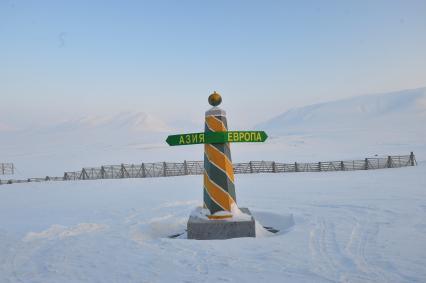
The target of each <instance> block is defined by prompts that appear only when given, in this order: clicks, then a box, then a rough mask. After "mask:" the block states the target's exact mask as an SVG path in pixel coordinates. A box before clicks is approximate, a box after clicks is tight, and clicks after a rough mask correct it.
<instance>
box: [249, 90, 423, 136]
mask: <svg viewBox="0 0 426 283" xmlns="http://www.w3.org/2000/svg"><path fill="white" fill-rule="evenodd" d="M425 122H426V88H419V89H412V90H403V91H397V92H391V93H382V94H374V95H365V96H357V97H353V98H349V99H344V100H337V101H332V102H325V103H319V104H313V105H309V106H305V107H300V108H295V109H291V110H289V111H287V112H285V113H283V114H281V115H278V116H277V117H274V118H272V119H270V120H269V121H266V122H264V123H262V124H259V125H258V126H257V128H259V129H264V130H268V131H270V132H272V133H280V134H288V133H292V132H295V131H296V132H298V133H306V132H318V131H341V130H365V129H371V130H376V131H380V130H383V129H388V128H401V129H407V128H409V129H416V128H419V127H420V126H422V125H424V123H425Z"/></svg>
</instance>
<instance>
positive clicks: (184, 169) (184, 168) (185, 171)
mask: <svg viewBox="0 0 426 283" xmlns="http://www.w3.org/2000/svg"><path fill="white" fill-rule="evenodd" d="M183 173H184V174H185V175H188V163H186V160H184V161H183Z"/></svg>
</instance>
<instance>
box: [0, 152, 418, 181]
mask: <svg viewBox="0 0 426 283" xmlns="http://www.w3.org/2000/svg"><path fill="white" fill-rule="evenodd" d="M233 165H234V173H235V174H256V173H287V172H327V171H353V170H371V169H384V168H398V167H405V166H415V165H417V161H416V158H415V156H414V154H413V153H411V154H410V155H401V156H388V157H385V158H365V159H363V160H350V161H325V162H315V163H298V162H295V163H279V162H274V161H250V162H248V163H234V164H233ZM203 171H204V164H203V161H184V162H181V163H173V162H157V163H142V164H121V165H106V166H101V167H87V168H83V169H82V170H80V171H75V172H65V173H64V176H63V177H49V176H47V177H44V178H30V179H26V180H0V185H1V184H13V183H26V182H42V181H70V180H96V179H123V178H155V177H172V176H185V175H202V174H203Z"/></svg>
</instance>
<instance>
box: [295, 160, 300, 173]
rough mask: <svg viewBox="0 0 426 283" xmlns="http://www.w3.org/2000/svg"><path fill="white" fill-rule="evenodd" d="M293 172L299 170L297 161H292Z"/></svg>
mask: <svg viewBox="0 0 426 283" xmlns="http://www.w3.org/2000/svg"><path fill="white" fill-rule="evenodd" d="M294 172H299V168H298V166H297V162H294Z"/></svg>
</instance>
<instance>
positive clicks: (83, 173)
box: [80, 168, 89, 180]
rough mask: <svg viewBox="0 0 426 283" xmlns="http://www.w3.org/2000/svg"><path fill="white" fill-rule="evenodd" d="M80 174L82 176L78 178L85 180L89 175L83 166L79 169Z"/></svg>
mask: <svg viewBox="0 0 426 283" xmlns="http://www.w3.org/2000/svg"><path fill="white" fill-rule="evenodd" d="M81 175H82V177H81V178H80V179H82V180H86V179H88V177H89V176H88V175H87V172H86V169H84V168H83V169H82V170H81Z"/></svg>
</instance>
